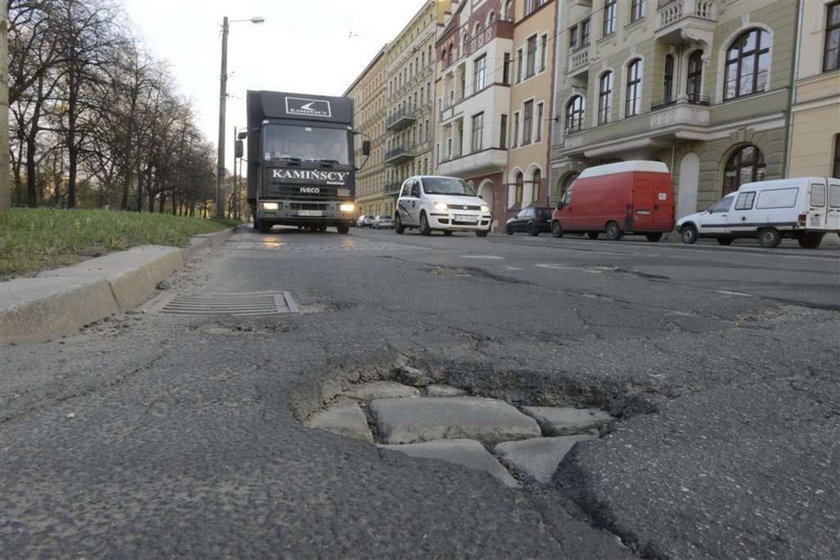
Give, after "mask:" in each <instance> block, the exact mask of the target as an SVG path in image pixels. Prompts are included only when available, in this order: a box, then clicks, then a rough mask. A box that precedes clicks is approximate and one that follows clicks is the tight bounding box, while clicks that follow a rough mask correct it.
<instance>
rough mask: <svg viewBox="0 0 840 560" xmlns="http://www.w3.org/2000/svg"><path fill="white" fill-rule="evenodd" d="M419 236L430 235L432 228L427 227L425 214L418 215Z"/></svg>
mask: <svg viewBox="0 0 840 560" xmlns="http://www.w3.org/2000/svg"><path fill="white" fill-rule="evenodd" d="M420 235H432V228H430V227H429V219H428V218H426V213H425V212H423V213H422V214H420Z"/></svg>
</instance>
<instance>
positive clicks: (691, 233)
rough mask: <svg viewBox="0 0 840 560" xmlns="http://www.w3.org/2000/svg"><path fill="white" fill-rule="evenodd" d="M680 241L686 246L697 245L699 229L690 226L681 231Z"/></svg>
mask: <svg viewBox="0 0 840 560" xmlns="http://www.w3.org/2000/svg"><path fill="white" fill-rule="evenodd" d="M680 239H682V242H683V243H685V244H686V245H693V244H694V243H697V228H696V227H694V226H693V225H691V224H689V225H687V226H685V227H684V228H682V231H680Z"/></svg>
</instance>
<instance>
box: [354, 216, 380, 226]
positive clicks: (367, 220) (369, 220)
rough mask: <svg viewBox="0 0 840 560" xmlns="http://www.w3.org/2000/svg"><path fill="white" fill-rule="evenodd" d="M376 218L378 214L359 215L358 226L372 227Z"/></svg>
mask: <svg viewBox="0 0 840 560" xmlns="http://www.w3.org/2000/svg"><path fill="white" fill-rule="evenodd" d="M374 220H376V216H371V215H368V214H362V215H361V216H359V219H358V220H356V226H357V227H360V228H363V227H371V226H373V222H374Z"/></svg>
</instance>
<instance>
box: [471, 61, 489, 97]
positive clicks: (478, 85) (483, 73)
mask: <svg viewBox="0 0 840 560" xmlns="http://www.w3.org/2000/svg"><path fill="white" fill-rule="evenodd" d="M473 83H474V84H475V91H476V92H479V91H481V90H483V89H484V88H485V87H486V86H487V55H483V56H480V57H478V58H477V59H476V60H475V76H474V77H473Z"/></svg>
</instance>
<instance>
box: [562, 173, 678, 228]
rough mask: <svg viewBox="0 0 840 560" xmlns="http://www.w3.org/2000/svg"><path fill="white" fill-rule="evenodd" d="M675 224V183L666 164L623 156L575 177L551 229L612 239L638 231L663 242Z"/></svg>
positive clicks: (564, 196)
mask: <svg viewBox="0 0 840 560" xmlns="http://www.w3.org/2000/svg"><path fill="white" fill-rule="evenodd" d="M673 229H674V185H673V183H672V182H671V175H670V174H669V173H668V167H667V166H666V165H665V164H664V163H660V162H657V161H623V162H621V163H611V164H609V165H599V166H598V167H590V168H589V169H587V170H585V171H584V172H583V173H581V174H580V176H579V177H578V178H577V179H575V181H574V183H572V185H571V186H570V187H569V190H567V191H566V193H565V194H564V195H563V198H562V199H561V200H560V204H558V205H557V209H556V210H555V211H554V214H552V217H551V233H552V234H553V235H554V237H563V234H564V233H566V232H578V233H586V234H588V235H589V237H590V239H596V238H597V237H598V235H599V234H600V233H601V232H602V231H605V232H606V233H607V238H608V239H611V240H617V239H621V236H623V235H624V234H625V233H639V234H643V235H645V236H647V238H648V241H659V240H660V239H661V238H662V234H663V233H667V232H669V231H672V230H673Z"/></svg>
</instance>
